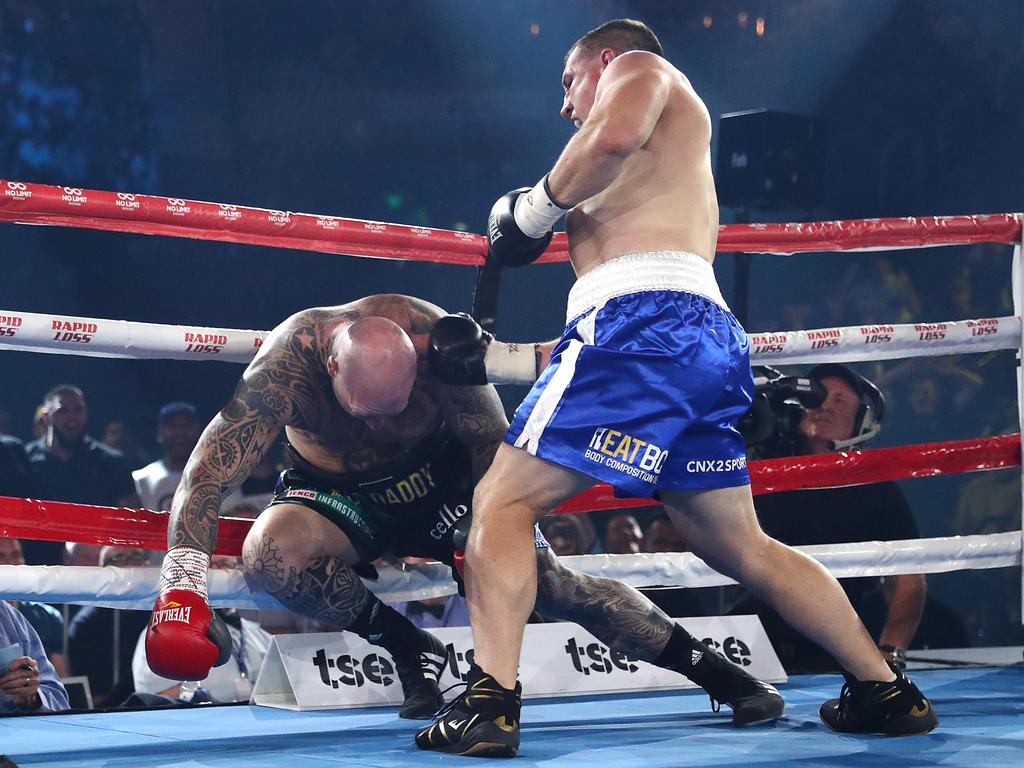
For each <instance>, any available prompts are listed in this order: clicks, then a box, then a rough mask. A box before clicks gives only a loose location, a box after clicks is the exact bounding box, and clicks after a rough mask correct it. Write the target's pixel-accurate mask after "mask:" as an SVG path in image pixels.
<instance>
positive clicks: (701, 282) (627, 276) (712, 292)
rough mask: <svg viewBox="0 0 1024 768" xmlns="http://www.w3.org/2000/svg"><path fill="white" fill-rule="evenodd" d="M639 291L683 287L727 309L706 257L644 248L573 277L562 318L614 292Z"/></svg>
mask: <svg viewBox="0 0 1024 768" xmlns="http://www.w3.org/2000/svg"><path fill="white" fill-rule="evenodd" d="M641 291H685V292H686V293H694V294H697V295H698V296H703V297H704V298H705V299H709V300H711V301H713V302H715V304H717V305H718V306H720V307H722V309H725V310H728V309H729V307H728V305H727V304H726V303H725V299H723V298H722V292H721V290H719V288H718V281H717V280H716V279H715V270H714V268H713V267H712V266H711V262H709V261H708V260H707V259H704V258H701V257H700V256H698V255H697V254H695V253H690V252H688V251H647V252H645V253H630V254H627V255H626V256H618V257H616V258H614V259H612V260H611V261H606V262H605V263H604V264H601V265H600V266H597V267H594V268H593V269H592V270H590V271H589V272H587V273H586V274H585V275H583V277H581V278H580V279H579V280H577V281H576V284H575V285H573V287H572V290H570V291H569V302H568V305H567V306H566V310H565V316H566V321H567V322H568V321H570V320H572V319H573V318H576V317H579V316H580V315H582V314H583V313H584V312H586V311H587V310H589V309H591V308H592V307H599V306H601V305H602V304H604V303H605V302H606V301H608V300H609V299H613V298H615V297H616V296H625V295H626V294H628V293H640V292H641Z"/></svg>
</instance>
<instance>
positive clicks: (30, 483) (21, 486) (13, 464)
mask: <svg viewBox="0 0 1024 768" xmlns="http://www.w3.org/2000/svg"><path fill="white" fill-rule="evenodd" d="M0 496H15V497H18V498H22V499H25V498H29V497H30V496H35V480H34V479H33V476H32V469H31V468H30V467H29V464H28V455H27V454H26V453H25V446H24V445H23V444H22V442H21V440H19V439H18V438H16V437H11V436H10V435H3V434H0Z"/></svg>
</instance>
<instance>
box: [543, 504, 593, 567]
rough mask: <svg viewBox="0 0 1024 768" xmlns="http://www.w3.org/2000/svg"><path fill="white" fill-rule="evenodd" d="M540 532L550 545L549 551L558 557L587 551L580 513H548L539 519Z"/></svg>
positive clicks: (581, 553) (584, 530) (583, 553)
mask: <svg viewBox="0 0 1024 768" xmlns="http://www.w3.org/2000/svg"><path fill="white" fill-rule="evenodd" d="M540 532H541V533H543V534H544V538H545V539H547V540H548V543H549V544H550V545H551V551H552V552H554V553H555V554H556V555H558V556H559V557H563V556H565V555H585V554H587V552H588V551H589V547H587V535H586V529H585V528H584V524H583V520H582V516H581V515H578V514H566V515H548V516H547V517H545V518H544V519H543V520H541V521H540Z"/></svg>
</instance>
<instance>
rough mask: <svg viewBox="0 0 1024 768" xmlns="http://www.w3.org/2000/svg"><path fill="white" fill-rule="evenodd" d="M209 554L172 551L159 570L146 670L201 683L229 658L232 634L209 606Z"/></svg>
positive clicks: (188, 549) (183, 549) (181, 549)
mask: <svg viewBox="0 0 1024 768" xmlns="http://www.w3.org/2000/svg"><path fill="white" fill-rule="evenodd" d="M209 566H210V556H209V555H208V554H206V553H205V552H203V551H202V550H200V549H196V548H194V547H174V548H173V549H171V550H170V551H169V552H168V553H167V554H166V555H164V562H163V566H162V567H161V568H160V596H159V597H157V599H156V605H155V606H153V615H152V616H151V617H150V619H149V627H147V629H146V658H147V660H148V661H149V668H150V669H152V670H153V671H154V672H155V673H156V674H158V675H160V677H166V678H168V679H170V680H190V681H199V680H204V679H206V677H207V675H209V674H210V667H214V666H217V667H219V666H220V665H221V664H224V663H225V662H227V660H228V659H230V658H231V635H230V634H229V633H228V630H227V626H226V625H225V624H224V622H223V621H222V620H221V618H220V617H219V616H217V615H216V614H215V613H213V612H212V611H211V610H210V605H209V603H208V602H207V592H206V572H207V569H208V568H209Z"/></svg>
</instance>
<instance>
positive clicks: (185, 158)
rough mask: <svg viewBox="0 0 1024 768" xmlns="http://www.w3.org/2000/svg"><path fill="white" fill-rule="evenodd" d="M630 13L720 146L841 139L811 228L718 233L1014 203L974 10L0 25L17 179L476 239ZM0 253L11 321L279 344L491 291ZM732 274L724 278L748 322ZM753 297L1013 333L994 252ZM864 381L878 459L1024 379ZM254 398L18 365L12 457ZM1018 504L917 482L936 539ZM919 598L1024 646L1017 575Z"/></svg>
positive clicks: (555, 11) (994, 41) (244, 16)
mask: <svg viewBox="0 0 1024 768" xmlns="http://www.w3.org/2000/svg"><path fill="white" fill-rule="evenodd" d="M622 16H628V17H635V18H640V19H642V20H644V21H646V22H647V23H648V24H650V25H651V26H652V27H653V29H654V30H655V31H656V32H657V34H658V35H659V36H660V38H661V41H662V43H663V44H664V47H665V49H666V55H667V57H668V58H669V59H670V60H671V61H672V62H673V63H675V64H676V65H677V66H678V67H680V68H681V69H682V70H683V71H684V72H685V73H686V74H687V75H688V77H689V78H690V79H691V80H692V82H693V84H694V85H695V87H696V89H697V91H698V92H699V93H700V94H701V95H702V97H703V98H704V99H705V101H706V103H707V105H708V108H709V110H710V112H711V114H712V116H713V118H714V119H715V121H716V126H717V120H718V116H720V115H722V114H724V113H729V112H735V111H739V110H747V109H754V108H761V107H767V108H769V109H774V110H782V111H787V112H793V113H798V114H804V115H810V116H814V117H818V118H821V119H823V120H825V121H826V124H827V142H826V153H825V160H824V164H823V179H824V188H823V193H822V196H821V200H820V202H819V204H817V205H816V206H814V207H813V208H812V209H811V210H798V209H792V208H784V207H778V208H776V209H764V208H760V209H754V210H745V211H738V210H736V209H732V208H727V207H725V208H723V210H722V220H723V222H729V221H732V220H734V219H735V218H736V217H737V216H747V217H749V218H751V219H752V220H763V221H799V220H822V219H839V218H860V217H882V216H907V215H938V214H962V213H997V212H1007V211H1014V210H1020V209H1021V208H1022V207H1024V202H1022V201H1024V195H1022V182H1021V179H1022V178H1024V155H1022V153H1021V152H1020V151H1019V137H1020V136H1021V135H1024V99H1022V98H1021V92H1020V87H1019V84H1020V83H1021V82H1022V81H1024V47H1022V46H1021V45H1020V30H1021V29H1022V28H1024V5H1022V4H1019V3H1000V2H978V1H977V0H714V1H713V2H712V0H666V1H664V2H663V1H661V0H651V1H650V2H643V1H641V0H636V1H634V2H627V1H626V0H593V1H591V2H583V1H582V0H563V2H559V3H551V2H542V1H541V0H525V1H523V2H510V1H505V2H490V3H483V2H476V1H475V0H422V1H420V2H413V1H412V0H406V1H404V2H403V1H400V0H379V1H378V2H374V3H365V2H342V1H340V0H307V1H305V2H300V3H295V2H283V1H280V0H259V1H258V2H240V1H236V2H226V1H224V0H220V1H218V0H179V1H178V2H174V3H164V2H156V1H155V0H152V1H148V2H141V1H140V2H131V1H130V0H119V1H117V2H114V1H111V0H91V2H89V3H81V2H74V1H72V0H0V125H2V126H3V129H2V130H0V178H3V179H13V180H20V181H31V182H41V183H48V184H62V185H67V186H76V187H84V188H94V189H110V190H117V191H125V192H136V193H150V194H161V195H168V196H174V197H181V198H193V199H200V200H211V201H217V202H227V203H237V204H245V205H255V206H260V207H266V208H273V209H283V210H292V211H303V212H315V213H325V214H335V215H341V216H347V217H354V218H364V219H376V220H387V221H393V222H400V223H407V224H416V225H423V226H431V227H439V228H451V229H467V230H470V231H475V232H480V231H482V230H483V225H484V221H485V217H486V213H487V210H488V209H489V207H490V204H491V202H492V201H493V200H494V199H495V198H496V197H497V196H498V195H500V194H502V193H503V192H505V191H506V190H507V189H510V188H513V187H517V186H522V185H524V184H530V183H533V182H534V181H535V180H536V178H537V177H539V176H540V175H541V174H542V173H544V172H545V171H546V170H547V169H548V168H549V167H550V166H551V164H552V163H553V161H554V160H555V158H556V157H557V154H558V152H559V151H560V149H561V148H562V146H563V145H564V143H565V142H566V140H567V139H568V138H569V136H570V135H571V126H569V124H568V123H567V122H566V121H564V120H561V119H560V118H559V117H558V109H559V106H560V101H561V89H560V83H559V77H560V73H561V66H562V58H563V56H564V54H565V52H566V49H567V47H568V46H569V45H570V44H571V42H572V41H573V40H575V39H576V38H577V37H578V36H579V35H580V34H582V33H583V32H585V31H586V30H588V29H590V28H592V27H594V26H596V25H598V24H599V23H601V22H603V21H605V20H607V19H610V18H615V17H622ZM716 142H717V131H716V139H715V140H714V142H713V152H715V153H717V143H716ZM0 255H2V259H3V261H2V263H3V273H2V274H3V277H2V279H0V307H2V308H3V309H11V310H18V311H28V312H60V313H63V314H68V315H84V316H91V317H103V318H115V319H128V320H135V321H145V322H155V323H174V324H181V323H186V324H190V325H209V326H222V327H234V328H254V329H269V328H272V327H273V326H274V325H276V324H277V323H278V322H280V321H281V320H282V319H283V318H284V317H286V316H287V315H289V314H290V313H292V312H294V311H296V310H298V309H301V308H305V307H310V306H317V305H331V304H340V303H343V302H346V301H350V300H353V299H356V298H358V297H361V296H364V295H367V294H371V293H379V292H400V293H410V294H414V295H417V296H420V297H423V298H426V299H428V300H431V301H434V302H436V303H438V304H440V305H442V306H444V307H446V308H448V309H450V310H453V311H455V310H467V309H468V308H469V306H470V303H471V298H472V289H473V274H472V271H471V270H467V269H462V268H456V267H445V266H437V265H423V264H411V263H403V262H397V261H380V260H369V259H357V258H350V257H344V256H334V255H327V254H317V253H300V252H295V251H283V250H276V249H270V248H257V247H251V246H242V245H233V244H226V243H210V242H200V241H192V240H182V239H172V238H159V237H145V236H134V235H123V234H110V233H103V232H93V231H87V230H73V229H58V228H40V227H22V226H13V225H5V226H2V227H0ZM734 265H735V258H734V256H733V255H731V254H723V255H721V256H720V257H719V258H718V260H717V262H716V265H715V266H716V271H717V272H718V274H719V280H720V282H721V283H722V286H723V289H724V292H725V294H726V298H727V299H729V300H732V299H733V297H734V285H733V280H734V276H735V266H734ZM571 282H572V275H571V273H570V271H569V269H568V267H567V266H565V265H559V266H547V267H535V268H532V269H529V270H525V271H523V272H520V273H513V274H510V275H508V276H507V278H506V281H505V285H504V289H503V293H502V313H501V315H500V317H499V331H500V335H501V336H503V337H506V338H508V339H510V340H536V339H540V338H551V337H553V336H554V335H556V334H557V333H558V331H559V330H560V328H561V323H562V320H563V312H564V307H565V295H566V292H567V290H568V288H569V286H570V284H571ZM751 284H752V286H753V287H752V290H751V298H750V306H749V312H748V315H747V325H748V329H749V330H751V331H767V330H788V329H800V328H815V327H821V326H832V325H846V324H854V323H869V322H870V323H895V322H908V321H939V320H958V319H965V318H973V317H992V316H1002V315H1008V314H1012V302H1011V297H1010V249H1009V248H1008V247H1002V246H984V245H982V246H975V247H971V248H944V249H925V250H915V251H906V252H895V253H886V254H872V253H857V254H849V255H843V256H837V255H829V254H805V255H800V256H795V257H768V256H762V257H755V258H754V260H753V264H752V279H751ZM857 370H858V371H859V372H860V373H862V374H864V375H866V376H869V377H871V378H872V379H873V380H875V381H876V382H877V383H878V384H879V386H881V387H882V389H883V390H885V392H886V394H887V396H888V398H889V412H888V415H887V417H886V420H885V424H884V429H883V432H882V436H881V438H880V439H879V440H878V441H877V442H876V445H879V446H884V445H897V444H906V443H914V442H922V441H926V440H941V439H953V438H963V437H973V436H979V435H991V434H999V433H1006V432H1013V431H1017V430H1018V422H1017V411H1016V402H1015V386H1014V376H1015V363H1014V356H1013V354H1012V353H1001V354H991V355H984V356H980V355H978V356H961V357H949V358H922V359H918V360H911V361H892V362H888V363H884V364H876V365H864V366H857ZM240 372H241V368H240V367H239V366H236V365H231V364H224V363H214V362H210V363H201V364H194V363H183V362H173V361H146V362H143V361H121V360H97V359H91V358H82V357H69V356H58V355H41V354H31V353H23V352H4V353H3V354H2V359H0V408H2V409H3V411H4V413H5V418H6V419H7V422H6V424H4V425H0V431H8V432H11V433H13V434H15V435H18V436H20V437H22V438H24V439H28V438H30V437H31V431H32V414H33V411H34V409H35V407H36V406H37V405H38V404H39V402H40V399H41V397H42V395H43V393H44V392H45V391H46V390H48V389H49V388H50V387H51V386H53V385H54V384H57V383H60V382H65V381H67V382H71V383H74V384H77V385H78V386H80V387H82V389H83V390H84V391H85V393H86V396H87V397H88V401H89V407H90V413H91V416H90V432H91V433H92V434H94V435H96V436H97V437H99V436H100V435H101V434H102V432H103V428H104V425H105V424H106V423H107V422H109V421H112V420H122V421H123V422H125V424H126V426H127V427H128V429H129V431H131V432H133V433H134V434H135V435H136V436H137V437H138V440H139V441H140V442H141V444H142V447H143V451H144V452H148V453H151V454H155V446H154V445H152V440H153V432H154V424H155V414H156V412H157V409H158V408H159V406H160V405H161V404H162V403H165V402H168V401H171V400H187V401H191V402H194V403H196V404H197V405H198V406H199V409H200V411H201V413H202V414H203V416H204V417H209V416H212V414H213V413H214V412H215V411H216V409H217V408H218V407H220V405H222V404H223V403H224V401H225V400H226V398H227V396H228V395H229V393H230V391H231V389H232V387H233V385H234V382H235V381H236V379H237V377H238V375H239V374H240ZM522 394H523V392H522V391H521V390H518V389H509V390H507V391H505V392H503V396H504V398H505V402H506V405H508V406H509V407H510V408H511V407H514V405H515V404H516V403H517V402H518V399H519V398H520V397H521V396H522ZM148 458H152V456H149V457H148ZM1019 485H1020V475H1019V472H1017V471H1002V472H994V473H987V474H983V475H966V476H955V477H946V478H937V479H926V480H914V481H907V482H904V483H902V486H903V488H904V490H905V492H906V493H907V495H908V498H909V499H910V503H911V507H912V509H913V510H914V513H915V517H916V519H917V523H918V526H919V528H920V530H921V533H922V535H924V536H939V535H952V534H956V533H960V534H970V533H979V532H991V531H996V530H1014V529H1016V528H1019V526H1020V498H1021V496H1020V490H1019ZM1007 576H1009V578H1006V577H1007ZM929 586H930V592H931V594H932V595H933V596H934V597H935V598H936V599H939V600H941V601H943V602H944V603H946V604H948V605H949V606H951V607H953V608H954V609H955V610H956V612H957V613H958V615H959V617H960V619H961V620H962V621H963V622H964V624H965V627H966V628H967V630H968V633H969V637H970V639H971V642H973V643H976V644H1009V643H1013V642H1021V632H1020V578H1019V571H1018V572H1016V573H1015V575H1014V574H1009V573H1008V572H1003V571H997V572H984V571H976V572H970V573H958V574H952V575H948V576H947V575H936V576H931V577H929Z"/></svg>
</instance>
